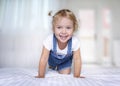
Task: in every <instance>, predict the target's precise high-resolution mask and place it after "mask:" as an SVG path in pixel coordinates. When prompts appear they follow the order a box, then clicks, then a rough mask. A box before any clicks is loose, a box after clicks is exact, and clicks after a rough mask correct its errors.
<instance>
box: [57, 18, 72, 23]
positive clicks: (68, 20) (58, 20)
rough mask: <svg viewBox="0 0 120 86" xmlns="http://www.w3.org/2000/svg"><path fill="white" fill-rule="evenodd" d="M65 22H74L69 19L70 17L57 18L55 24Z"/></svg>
mask: <svg viewBox="0 0 120 86" xmlns="http://www.w3.org/2000/svg"><path fill="white" fill-rule="evenodd" d="M61 21H62V22H64V21H67V22H73V21H72V20H71V19H70V18H68V17H59V18H57V19H56V20H55V23H57V22H61Z"/></svg>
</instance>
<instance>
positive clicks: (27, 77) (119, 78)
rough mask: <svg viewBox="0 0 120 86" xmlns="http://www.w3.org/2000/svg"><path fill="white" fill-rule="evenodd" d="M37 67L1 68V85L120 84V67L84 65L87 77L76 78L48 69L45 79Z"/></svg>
mask: <svg viewBox="0 0 120 86" xmlns="http://www.w3.org/2000/svg"><path fill="white" fill-rule="evenodd" d="M35 75H37V69H25V68H0V86H120V68H113V67H112V68H105V67H104V68H103V67H85V68H84V67H83V68H82V75H84V76H85V77H86V78H74V77H73V74H72V73H71V74H70V75H63V74H58V73H57V72H56V71H51V70H48V72H47V73H46V77H45V78H44V79H41V78H34V76H35Z"/></svg>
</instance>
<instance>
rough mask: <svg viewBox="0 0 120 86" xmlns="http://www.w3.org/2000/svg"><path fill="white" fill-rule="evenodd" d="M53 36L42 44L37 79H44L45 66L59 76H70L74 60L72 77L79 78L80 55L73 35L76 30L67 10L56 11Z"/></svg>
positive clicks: (75, 22) (73, 16) (74, 20)
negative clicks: (55, 71) (56, 72)
mask: <svg viewBox="0 0 120 86" xmlns="http://www.w3.org/2000/svg"><path fill="white" fill-rule="evenodd" d="M52 26H53V27H52V28H53V34H51V35H50V36H48V37H47V39H45V40H44V42H43V49H42V54H41V58H40V62H39V71H38V76H36V77H37V78H44V77H45V71H46V65H47V62H48V65H49V68H51V69H53V70H57V71H58V72H59V73H60V74H70V72H71V65H72V59H74V77H80V73H81V55H80V45H79V41H78V39H77V38H76V37H75V36H73V33H74V32H75V31H76V29H77V28H78V23H77V20H76V17H75V15H74V14H73V13H72V12H71V11H70V10H68V9H62V10H60V11H58V12H57V13H56V14H55V15H54V16H53V20H52Z"/></svg>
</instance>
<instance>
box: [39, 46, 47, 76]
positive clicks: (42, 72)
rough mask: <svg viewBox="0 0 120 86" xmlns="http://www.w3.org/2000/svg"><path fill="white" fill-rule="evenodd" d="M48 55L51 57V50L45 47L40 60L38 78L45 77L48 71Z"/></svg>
mask: <svg viewBox="0 0 120 86" xmlns="http://www.w3.org/2000/svg"><path fill="white" fill-rule="evenodd" d="M48 57H49V50H47V49H46V48H45V47H43V49H42V54H41V58H40V61H39V70H38V76H37V78H44V77H45V71H46V65H47V62H48Z"/></svg>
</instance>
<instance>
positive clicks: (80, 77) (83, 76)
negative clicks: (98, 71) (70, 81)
mask: <svg viewBox="0 0 120 86" xmlns="http://www.w3.org/2000/svg"><path fill="white" fill-rule="evenodd" d="M75 78H85V77H84V76H79V77H75Z"/></svg>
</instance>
